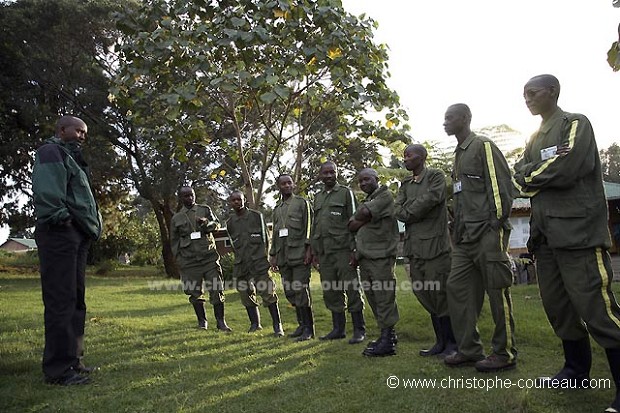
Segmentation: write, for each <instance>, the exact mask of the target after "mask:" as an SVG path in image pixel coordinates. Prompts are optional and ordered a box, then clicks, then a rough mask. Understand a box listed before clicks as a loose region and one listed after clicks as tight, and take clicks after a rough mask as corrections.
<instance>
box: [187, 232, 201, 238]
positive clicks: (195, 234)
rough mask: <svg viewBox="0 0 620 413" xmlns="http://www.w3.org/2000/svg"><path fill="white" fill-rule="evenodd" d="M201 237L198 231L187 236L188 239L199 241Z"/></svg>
mask: <svg viewBox="0 0 620 413" xmlns="http://www.w3.org/2000/svg"><path fill="white" fill-rule="evenodd" d="M201 236H202V235H201V234H200V231H194V232H192V233H191V234H189V239H200V237H201Z"/></svg>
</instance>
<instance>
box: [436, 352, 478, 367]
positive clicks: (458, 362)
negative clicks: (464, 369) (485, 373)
mask: <svg viewBox="0 0 620 413" xmlns="http://www.w3.org/2000/svg"><path fill="white" fill-rule="evenodd" d="M481 360H484V356H483V355H480V356H476V357H473V358H472V357H467V356H466V355H464V354H463V353H460V352H457V353H454V354H452V355H451V356H447V357H446V358H444V359H443V362H444V363H446V364H447V365H448V366H450V367H461V366H470V365H472V364H474V363H476V362H479V361H481Z"/></svg>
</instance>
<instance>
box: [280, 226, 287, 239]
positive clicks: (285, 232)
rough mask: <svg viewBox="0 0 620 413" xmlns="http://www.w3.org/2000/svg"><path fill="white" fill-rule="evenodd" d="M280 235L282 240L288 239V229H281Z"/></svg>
mask: <svg viewBox="0 0 620 413" xmlns="http://www.w3.org/2000/svg"><path fill="white" fill-rule="evenodd" d="M278 235H280V238H282V237H288V228H281V229H280V231H278Z"/></svg>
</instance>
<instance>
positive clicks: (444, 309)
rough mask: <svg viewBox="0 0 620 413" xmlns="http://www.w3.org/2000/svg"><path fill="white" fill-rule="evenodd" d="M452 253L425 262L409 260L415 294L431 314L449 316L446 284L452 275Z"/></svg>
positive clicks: (411, 258) (414, 259) (417, 259)
mask: <svg viewBox="0 0 620 413" xmlns="http://www.w3.org/2000/svg"><path fill="white" fill-rule="evenodd" d="M450 265H451V260H450V253H449V252H446V253H444V254H441V255H439V256H437V257H435V258H431V259H427V260H423V259H419V258H414V257H410V258H409V276H410V277H411V285H412V288H413V293H414V294H415V296H416V297H417V298H418V301H420V304H422V307H424V308H425V309H426V311H428V312H429V313H430V314H433V315H436V316H438V317H445V316H448V299H447V293H446V282H447V280H448V276H449V275H450Z"/></svg>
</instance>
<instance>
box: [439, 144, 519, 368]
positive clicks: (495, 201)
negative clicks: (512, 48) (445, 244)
mask: <svg viewBox="0 0 620 413" xmlns="http://www.w3.org/2000/svg"><path fill="white" fill-rule="evenodd" d="M452 180H453V182H454V203H453V209H454V230H453V234H452V236H453V245H454V248H453V251H452V268H451V270H450V276H449V277H448V308H449V313H450V318H451V320H452V327H453V329H454V333H455V336H456V340H457V343H458V348H459V352H460V353H462V354H463V355H465V356H466V357H468V358H470V359H479V358H480V357H481V356H482V355H483V347H482V343H481V341H480V334H479V332H478V326H477V322H478V317H479V316H480V311H481V310H482V305H483V303H484V293H485V291H486V293H487V295H488V296H489V304H490V307H491V314H492V316H493V321H494V322H495V330H494V332H493V340H492V346H493V353H494V354H497V355H498V356H500V357H503V358H505V359H506V360H507V361H508V362H510V363H512V362H514V361H515V359H516V355H517V352H516V348H515V342H514V319H513V315H512V299H511V296H510V286H511V284H512V271H511V267H510V261H509V258H508V253H507V251H508V241H509V238H510V229H511V226H510V222H509V221H508V216H509V215H510V210H511V207H512V192H513V188H512V185H511V177H510V170H509V168H508V164H507V163H506V159H505V158H504V156H503V155H502V153H501V151H500V150H499V149H498V148H497V146H495V144H494V143H493V142H492V141H491V140H490V139H488V138H486V137H481V136H477V135H475V134H474V133H471V134H470V135H469V136H468V137H467V139H465V141H464V142H463V143H461V144H460V145H458V146H457V147H456V150H455V160H454V170H453V172H452Z"/></svg>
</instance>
